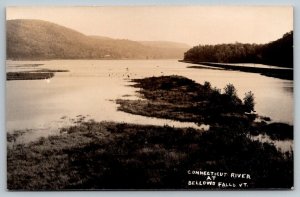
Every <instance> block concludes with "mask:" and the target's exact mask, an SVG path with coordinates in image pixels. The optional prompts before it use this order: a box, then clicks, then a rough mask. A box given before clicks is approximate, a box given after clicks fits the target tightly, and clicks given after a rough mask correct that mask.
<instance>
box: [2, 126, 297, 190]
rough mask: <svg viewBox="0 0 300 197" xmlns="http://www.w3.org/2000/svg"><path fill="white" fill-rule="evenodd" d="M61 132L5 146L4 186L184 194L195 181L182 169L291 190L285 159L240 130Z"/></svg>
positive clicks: (85, 129) (91, 129) (144, 128)
mask: <svg viewBox="0 0 300 197" xmlns="http://www.w3.org/2000/svg"><path fill="white" fill-rule="evenodd" d="M61 132H62V134H61V135H59V136H50V137H48V138H42V139H40V140H39V141H36V142H32V143H30V144H26V145H25V144H21V145H20V144H19V145H16V146H13V147H12V148H8V155H7V162H8V165H7V173H8V177H7V178H8V180H7V183H8V189H10V190H14V189H17V190H20V189H21V190H61V189H66V190H67V189H190V188H191V187H190V186H188V184H187V183H188V180H191V179H192V180H193V179H194V178H198V177H193V176H192V175H188V174H187V170H194V169H197V170H208V171H226V172H236V173H249V174H250V175H251V177H252V178H251V180H248V184H249V187H248V188H290V187H292V186H293V158H292V155H291V154H285V155H283V154H282V153H280V152H278V151H277V150H276V148H275V147H274V146H272V145H270V144H267V143H260V142H257V141H251V140H250V139H249V138H248V137H247V134H245V133H244V132H242V131H241V130H240V129H239V128H232V129H214V130H210V131H207V132H200V131H199V130H195V129H191V128H187V129H177V128H171V127H167V126H165V127H158V126H145V125H144V126H141V125H133V124H125V123H112V122H100V123H97V122H93V121H89V122H83V123H80V124H79V125H77V126H72V127H70V128H65V129H62V131H61ZM223 181H226V179H225V180H223ZM227 181H232V180H227ZM192 188H193V187H192ZM203 188H206V187H205V186H202V187H201V186H198V187H194V188H193V189H203ZM210 188H211V187H210Z"/></svg>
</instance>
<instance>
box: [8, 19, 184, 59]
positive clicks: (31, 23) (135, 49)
mask: <svg viewBox="0 0 300 197" xmlns="http://www.w3.org/2000/svg"><path fill="white" fill-rule="evenodd" d="M6 32H7V34H6V35H7V59H14V60H43V59H170V58H175V59H181V58H183V54H184V52H185V51H186V50H187V49H188V48H189V47H188V46H187V45H184V44H180V43H172V42H146V41H145V42H137V41H131V40H125V39H112V38H108V37H103V36H87V35H84V34H82V33H79V32H77V31H75V30H72V29H70V28H66V27H63V26H60V25H57V24H54V23H51V22H47V21H42V20H28V19H18V20H8V21H7V22H6Z"/></svg>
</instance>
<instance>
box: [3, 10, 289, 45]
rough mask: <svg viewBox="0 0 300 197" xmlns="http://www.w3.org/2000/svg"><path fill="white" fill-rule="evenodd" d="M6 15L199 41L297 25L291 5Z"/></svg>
mask: <svg viewBox="0 0 300 197" xmlns="http://www.w3.org/2000/svg"><path fill="white" fill-rule="evenodd" d="M6 13H7V19H41V20H47V21H51V22H54V23H57V24H60V25H63V26H66V27H69V28H72V29H75V30H77V31H79V32H82V33H84V34H86V35H101V36H107V37H112V38H122V39H130V40H165V41H176V42H183V43H187V44H189V45H191V46H194V45H198V44H218V43H233V42H242V43H267V42H269V41H273V40H276V39H278V38H280V37H281V36H282V35H283V34H284V33H286V32H288V31H291V30H293V8H292V7H288V6H278V7H274V6H272V7H270V6H261V7H257V6H251V7H242V6H235V7H231V6H226V7H218V6H205V7H204V6H171V7H168V6H150V7H138V6H136V7H9V8H7V10H6Z"/></svg>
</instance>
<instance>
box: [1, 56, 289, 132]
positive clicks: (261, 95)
mask: <svg viewBox="0 0 300 197" xmlns="http://www.w3.org/2000/svg"><path fill="white" fill-rule="evenodd" d="M24 64H44V65H42V66H37V67H31V66H29V65H26V66H23V65H24ZM187 66H193V64H188V63H181V62H178V61H177V60H52V61H7V67H6V69H7V72H10V71H24V70H34V69H43V68H47V69H67V70H69V71H70V72H61V73H56V74H55V76H54V77H53V78H51V79H48V80H24V81H7V83H6V87H7V90H6V92H7V94H6V102H7V107H6V111H7V113H6V114H7V116H6V119H7V131H8V132H13V131H15V130H24V129H28V131H39V132H38V133H39V134H38V135H39V136H43V135H45V136H46V135H48V134H49V133H52V132H54V133H55V132H57V130H58V129H57V128H59V127H63V126H66V125H70V124H72V121H73V122H74V119H76V118H78V116H79V115H83V116H85V117H86V118H87V119H94V120H96V121H102V120H107V121H117V122H128V123H137V124H152V125H170V126H176V127H197V125H195V124H194V123H181V122H177V121H171V120H166V119H158V118H149V117H143V116H138V115H131V114H127V113H124V112H120V111H117V104H116V103H115V102H114V100H115V99H119V98H126V99H136V98H137V97H136V96H137V95H136V93H135V90H136V89H134V88H132V87H130V86H128V85H130V84H131V82H130V81H129V80H130V79H133V78H144V77H150V76H161V75H181V76H185V77H188V78H190V79H193V80H195V81H196V82H198V83H203V82H204V81H209V82H211V84H212V86H216V87H217V88H220V89H222V90H223V88H224V86H225V85H226V84H228V83H232V84H234V86H235V87H236V88H237V91H238V95H239V96H240V98H242V97H244V94H245V93H246V92H248V91H252V92H253V93H254V96H255V102H256V105H255V108H256V111H257V113H258V114H260V115H263V116H269V117H271V119H272V120H273V121H280V122H285V123H290V124H293V83H292V81H289V80H282V79H276V78H271V77H266V76H262V75H259V74H254V73H253V74H252V73H245V72H238V71H226V70H211V69H192V68H187ZM124 95H125V96H126V97H123V96H124ZM33 136H34V135H33Z"/></svg>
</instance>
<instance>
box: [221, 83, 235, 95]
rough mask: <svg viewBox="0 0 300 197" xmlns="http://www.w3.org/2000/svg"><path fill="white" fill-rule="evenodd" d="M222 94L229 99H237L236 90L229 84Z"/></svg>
mask: <svg viewBox="0 0 300 197" xmlns="http://www.w3.org/2000/svg"><path fill="white" fill-rule="evenodd" d="M224 93H225V94H226V95H228V96H229V97H231V98H233V97H237V93H236V89H235V87H234V85H233V84H231V83H229V84H227V85H226V86H225V88H224Z"/></svg>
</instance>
